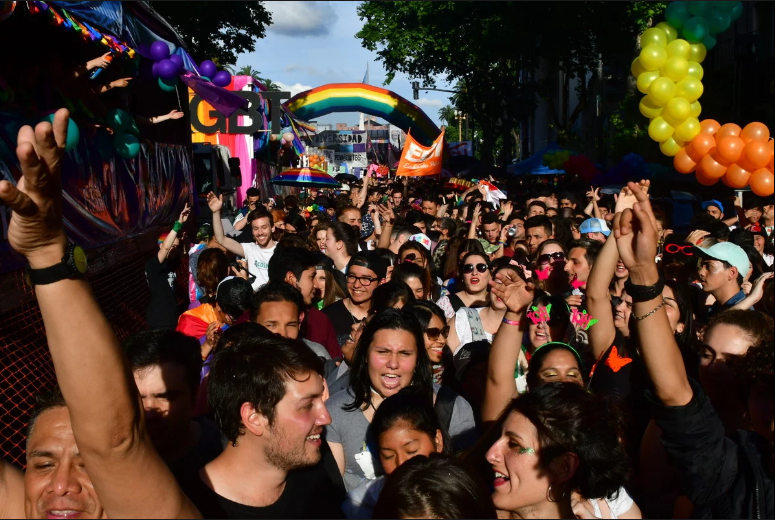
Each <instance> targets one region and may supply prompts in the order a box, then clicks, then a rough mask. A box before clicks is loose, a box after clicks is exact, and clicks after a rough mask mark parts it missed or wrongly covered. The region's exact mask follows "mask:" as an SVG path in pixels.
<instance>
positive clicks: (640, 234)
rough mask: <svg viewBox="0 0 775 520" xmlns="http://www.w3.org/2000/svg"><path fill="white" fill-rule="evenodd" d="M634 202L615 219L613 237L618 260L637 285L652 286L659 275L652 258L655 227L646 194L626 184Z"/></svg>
mask: <svg viewBox="0 0 775 520" xmlns="http://www.w3.org/2000/svg"><path fill="white" fill-rule="evenodd" d="M627 186H628V188H629V189H630V190H631V191H632V193H633V194H634V195H635V198H636V199H637V202H636V203H634V204H633V207H632V209H625V210H624V211H623V212H622V213H617V214H616V216H615V217H614V237H615V238H616V247H617V249H618V250H619V257H620V258H621V259H622V262H624V265H625V267H627V269H628V270H629V271H630V278H631V279H632V281H633V283H635V284H636V285H653V284H654V283H656V282H657V280H658V278H659V274H658V272H657V266H656V263H655V262H654V259H655V258H656V256H657V243H658V241H659V237H658V236H657V224H656V219H655V218H654V211H653V210H652V208H651V203H650V202H649V197H648V194H647V193H645V192H644V191H643V189H641V187H640V185H638V184H635V183H634V182H630V183H628V184H627Z"/></svg>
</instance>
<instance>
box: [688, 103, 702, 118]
mask: <svg viewBox="0 0 775 520" xmlns="http://www.w3.org/2000/svg"><path fill="white" fill-rule="evenodd" d="M691 106H692V117H700V114H701V113H702V105H700V102H699V101H695V102H694V103H692V105H691Z"/></svg>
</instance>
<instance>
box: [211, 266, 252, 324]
mask: <svg viewBox="0 0 775 520" xmlns="http://www.w3.org/2000/svg"><path fill="white" fill-rule="evenodd" d="M252 299H253V286H252V285H250V282H248V281H247V280H244V279H242V278H239V277H237V276H227V277H226V278H224V279H223V280H221V282H220V283H219V284H218V288H217V289H216V293H215V301H216V303H218V305H220V306H221V310H222V311H223V312H225V313H226V314H228V315H230V316H231V317H233V318H234V319H238V318H239V317H240V316H242V315H243V314H244V313H245V311H247V310H248V309H250V304H251V302H252Z"/></svg>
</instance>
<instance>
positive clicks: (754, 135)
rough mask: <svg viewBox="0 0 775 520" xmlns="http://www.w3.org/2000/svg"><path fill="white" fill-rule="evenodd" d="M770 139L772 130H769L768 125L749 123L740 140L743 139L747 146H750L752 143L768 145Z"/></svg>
mask: <svg viewBox="0 0 775 520" xmlns="http://www.w3.org/2000/svg"><path fill="white" fill-rule="evenodd" d="M769 138H770V130H769V129H768V128H767V125H763V124H762V123H748V124H747V125H745V128H743V131H742V132H740V139H742V140H743V141H744V142H745V144H748V143H750V142H751V141H761V142H763V143H766V142H767V139H769Z"/></svg>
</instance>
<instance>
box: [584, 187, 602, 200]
mask: <svg viewBox="0 0 775 520" xmlns="http://www.w3.org/2000/svg"><path fill="white" fill-rule="evenodd" d="M587 198H588V199H589V200H595V201H598V200H600V188H595V189H592V190H589V191H588V192H587Z"/></svg>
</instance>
